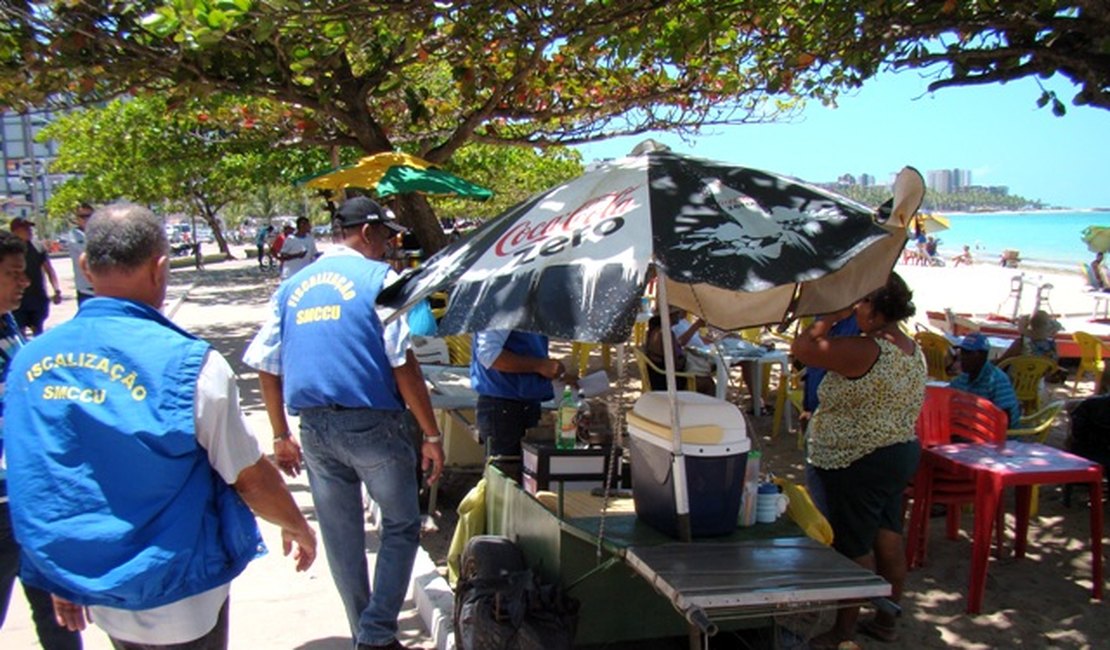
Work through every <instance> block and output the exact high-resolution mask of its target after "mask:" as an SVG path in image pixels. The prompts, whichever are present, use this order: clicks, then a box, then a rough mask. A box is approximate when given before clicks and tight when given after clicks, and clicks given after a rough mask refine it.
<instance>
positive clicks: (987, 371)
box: [948, 332, 1021, 427]
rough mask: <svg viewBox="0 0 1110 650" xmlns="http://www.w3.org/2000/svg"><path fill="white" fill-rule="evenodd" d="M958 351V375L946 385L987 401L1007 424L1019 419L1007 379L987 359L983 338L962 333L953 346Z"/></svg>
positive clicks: (1012, 392) (1012, 387) (978, 334)
mask: <svg viewBox="0 0 1110 650" xmlns="http://www.w3.org/2000/svg"><path fill="white" fill-rule="evenodd" d="M956 347H957V348H959V351H960V370H961V372H960V374H959V375H957V376H956V378H955V379H953V380H952V381H951V382H949V384H948V385H949V386H950V387H952V388H955V389H957V390H962V391H965V392H968V393H972V394H974V395H978V396H979V397H984V398H986V399H988V400H990V401H991V402H992V403H993V404H994V405H995V406H997V407H998V408H1000V409H1002V410H1003V411H1005V412H1006V414H1007V415H1008V416H1009V417H1010V424H1009V426H1010V427H1014V426H1017V423H1018V420H1020V419H1021V405H1020V404H1019V403H1018V398H1017V394H1015V393H1014V386H1013V384H1012V383H1010V378H1009V377H1008V376H1006V373H1005V372H1002V371H1001V370H999V369H998V367H997V366H995V365H994V364H993V363H991V362H990V361H987V354H988V352H989V351H990V343H989V342H988V341H987V337H986V336H983V335H982V334H980V333H978V332H975V333H972V334H968V335H967V336H965V337H964V338H963V339H962V340H961V341H960V343H959V345H957V346H956Z"/></svg>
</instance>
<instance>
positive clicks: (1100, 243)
mask: <svg viewBox="0 0 1110 650" xmlns="http://www.w3.org/2000/svg"><path fill="white" fill-rule="evenodd" d="M1080 237H1081V238H1082V239H1083V243H1084V244H1086V245H1087V248H1088V249H1090V251H1091V252H1092V253H1106V252H1110V226H1087V227H1086V228H1084V229H1083V234H1082V235H1081V236H1080Z"/></svg>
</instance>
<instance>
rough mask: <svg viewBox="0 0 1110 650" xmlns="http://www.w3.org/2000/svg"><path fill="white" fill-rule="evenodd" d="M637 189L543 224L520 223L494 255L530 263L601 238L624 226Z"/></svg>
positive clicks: (592, 202)
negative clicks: (625, 217)
mask: <svg viewBox="0 0 1110 650" xmlns="http://www.w3.org/2000/svg"><path fill="white" fill-rule="evenodd" d="M639 187H640V186H638V185H637V186H633V187H628V188H625V189H623V190H620V191H619V192H610V193H608V194H603V195H601V196H597V197H594V198H592V199H590V200H589V201H586V202H585V203H583V204H582V205H580V206H578V207H577V208H575V209H574V210H571V211H570V212H566V213H564V214H558V215H555V216H552V217H551V218H549V219H544V220H542V221H533V220H531V219H521V220H520V221H518V222H517V223H515V224H513V225H512V227H510V228H509V229H508V230H506V231H505V234H503V235H502V236H501V238H500V239H498V240H497V243H496V244H495V245H494V247H493V252H494V254H495V255H497V256H498V257H508V256H510V255H514V256H517V257H518V258H519V259H518V263H519V261H524V260H525V259H531V258H532V257H534V256H533V255H529V253H531V252H533V251H536V252H538V253H539V254H541V255H553V254H555V253H557V252H559V251H562V250H563V249H565V248H566V247H567V245H568V244H569V245H570V246H578V245H579V244H581V243H582V242H583V241H584V240H585V238H587V237H590V236H596V237H604V236H606V235H608V234H611V233H613V232H615V231H617V230H619V229H620V227H621V226H622V225H624V219H622V218H621V217H622V215H625V214H627V213H628V212H629V211H631V210H632V209H633V208H634V207H636V203H635V199H634V198H633V193H635V191H636V190H637V189H638V188H639Z"/></svg>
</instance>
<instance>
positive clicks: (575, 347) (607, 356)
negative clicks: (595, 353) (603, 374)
mask: <svg viewBox="0 0 1110 650" xmlns="http://www.w3.org/2000/svg"><path fill="white" fill-rule="evenodd" d="M599 345H600V346H601V365H602V366H603V367H604V368H605V369H606V370H611V369H612V368H613V346H612V345H608V344H601V343H587V342H585V341H574V342H572V343H571V344H570V356H571V358H572V359H574V364H575V365H576V366H578V376H579V377H585V376H586V372H587V371H588V370H589V369H590V352H591V351H592V350H593V349H594V348H596V347H598V346H599Z"/></svg>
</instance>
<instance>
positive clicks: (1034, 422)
mask: <svg viewBox="0 0 1110 650" xmlns="http://www.w3.org/2000/svg"><path fill="white" fill-rule="evenodd" d="M1063 409H1064V401H1063V400H1056V401H1055V402H1052V403H1050V404H1047V405H1045V407H1044V408H1042V409H1041V410H1039V411H1037V412H1036V413H1030V414H1029V415H1024V416H1022V418H1021V420H1020V421H1019V422H1018V423H1017V426H1016V427H1011V428H1009V429H1006V437H1007V438H1023V439H1026V440H1031V441H1032V442H1039V443H1041V444H1044V443H1045V441H1047V440H1048V434H1049V433H1051V432H1052V425H1053V424H1054V423H1055V422H1056V416H1058V415H1060V411H1062V410H1063ZM1039 504H1040V488H1039V486H1036V485H1034V486H1033V492H1032V494H1031V495H1030V499H1029V516H1030V517H1036V516H1037V510H1038V506H1039Z"/></svg>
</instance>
